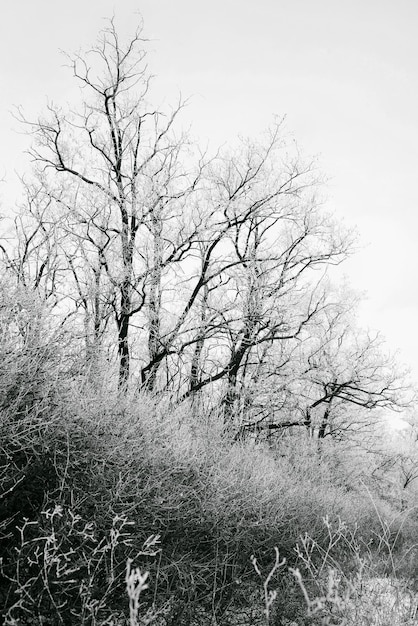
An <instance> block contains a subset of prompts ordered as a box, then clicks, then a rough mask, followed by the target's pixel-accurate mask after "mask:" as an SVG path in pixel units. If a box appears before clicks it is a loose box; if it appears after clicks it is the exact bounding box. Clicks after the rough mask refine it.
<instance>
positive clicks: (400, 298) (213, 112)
mask: <svg viewBox="0 0 418 626" xmlns="http://www.w3.org/2000/svg"><path fill="white" fill-rule="evenodd" d="M113 13H115V16H116V23H117V25H118V26H119V30H120V32H121V34H122V35H127V36H128V35H129V34H130V33H132V31H133V29H134V27H135V24H136V23H138V22H139V19H140V17H139V16H140V15H142V17H143V20H144V33H145V35H146V36H147V37H148V38H149V39H151V42H150V43H149V50H150V57H149V63H150V69H151V70H152V72H153V73H154V74H155V75H156V77H157V78H156V83H155V90H156V95H157V98H158V99H159V100H160V101H163V100H165V101H167V102H169V101H170V100H172V99H173V98H175V97H176V96H177V94H178V93H179V91H181V93H182V94H183V96H185V97H186V96H192V99H191V103H190V105H189V107H188V110H187V112H186V115H187V118H188V121H189V122H190V124H191V125H192V130H193V133H194V135H196V136H197V137H200V138H201V139H202V141H204V142H207V141H211V142H212V144H223V143H227V142H228V141H230V140H231V139H232V138H233V137H234V136H236V134H237V133H240V134H244V135H257V134H259V133H260V132H261V131H262V130H263V128H265V127H266V126H268V124H269V123H270V122H271V121H272V119H273V116H274V115H278V116H280V117H281V116H283V115H286V118H287V122H286V123H287V129H288V130H289V131H291V132H292V134H293V135H294V136H295V138H296V139H297V141H298V144H299V145H300V147H301V149H302V151H303V152H304V153H305V154H307V155H318V156H319V160H320V165H321V169H322V170H323V172H324V173H325V175H326V176H327V177H328V179H329V183H328V186H327V188H326V190H325V192H326V194H327V197H328V202H327V206H328V208H329V209H332V210H335V211H336V212H337V214H338V215H339V216H341V217H342V218H343V219H344V220H345V221H346V223H347V224H350V225H351V224H356V225H357V226H358V230H359V232H360V234H361V240H362V242H363V245H364V246H365V247H364V248H363V249H362V250H361V251H360V252H359V253H358V254H357V255H356V257H355V258H354V259H353V260H350V261H349V262H348V263H347V264H346V266H345V272H346V274H347V275H348V276H349V278H350V281H351V283H352V285H353V286H354V287H356V288H358V289H360V290H361V291H367V293H368V297H367V300H366V301H365V304H364V305H363V306H362V309H361V318H362V320H363V321H364V323H365V324H366V325H369V326H371V327H373V328H377V329H380V330H381V331H382V332H383V334H384V335H386V337H387V339H388V344H389V345H390V347H391V349H393V350H396V349H399V350H400V355H401V358H402V359H403V360H404V361H405V362H408V363H409V364H410V365H411V366H412V368H413V369H414V372H415V373H416V376H418V323H417V320H418V290H417V280H416V274H417V259H416V256H417V250H418V246H417V243H416V240H417V234H418V184H417V182H416V179H417V175H418V113H417V112H418V87H417V83H418V37H417V34H416V33H417V31H418V2H417V0H396V1H395V0H258V1H257V2H255V1H254V0H211V1H210V2H199V0H143V1H139V0H138V1H134V0H118V2H116V1H110V0H72V1H71V2H67V3H64V2H62V1H61V2H57V0H13V2H12V1H10V2H7V3H6V2H3V5H2V16H1V23H0V59H1V61H0V63H1V79H2V97H1V99H0V107H1V109H0V137H1V142H0V173H1V174H2V175H5V178H6V184H5V185H3V194H2V196H3V201H2V204H3V207H2V208H3V211H4V210H5V209H6V208H7V206H8V205H10V203H11V202H12V199H13V197H14V195H13V194H14V193H15V192H16V189H17V185H16V182H15V180H16V179H15V175H14V170H15V169H16V170H19V171H22V169H24V167H25V161H24V158H23V157H22V153H23V151H24V149H25V147H27V145H28V141H29V140H28V138H27V137H25V136H23V135H18V134H17V133H16V130H18V128H19V127H18V124H17V123H16V122H14V121H13V119H12V117H11V115H10V110H11V109H12V107H13V105H22V106H23V107H24V109H25V111H26V112H27V114H28V115H29V116H30V115H31V114H32V115H36V114H37V113H39V112H41V111H42V108H43V107H44V106H45V104H46V101H47V98H49V99H50V100H53V101H54V102H56V103H59V102H61V101H64V102H65V101H66V100H68V99H71V98H72V97H73V96H74V91H73V89H74V84H73V81H72V80H71V73H70V72H69V71H68V70H66V69H65V68H64V67H63V65H64V63H65V60H64V58H63V56H62V55H61V54H60V52H59V51H60V50H65V51H68V52H72V51H78V50H80V49H84V48H86V47H88V46H89V44H92V43H93V42H94V41H95V39H96V36H97V32H98V31H99V30H100V29H101V28H102V27H103V25H104V20H103V18H106V17H110V16H111V15H112V14H113Z"/></svg>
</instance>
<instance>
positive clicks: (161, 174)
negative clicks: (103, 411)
mask: <svg viewBox="0 0 418 626" xmlns="http://www.w3.org/2000/svg"><path fill="white" fill-rule="evenodd" d="M143 46H144V40H143V39H142V37H141V33H140V31H138V32H137V33H136V34H135V36H134V37H133V38H132V39H131V40H130V41H129V42H128V44H127V45H123V44H122V43H121V42H120V41H119V38H118V35H117V32H116V29H115V26H114V23H113V21H111V22H110V26H109V28H108V29H107V30H106V31H104V32H103V33H102V38H101V40H100V41H99V43H98V45H97V46H96V47H95V48H93V49H92V50H90V52H88V53H87V54H86V55H85V56H81V55H77V56H75V57H73V58H70V65H71V67H72V69H73V73H74V77H75V78H76V80H77V81H79V82H80V83H81V85H82V87H83V99H82V102H81V106H79V107H78V108H77V110H76V111H71V112H64V111H62V110H61V109H59V108H58V107H56V106H54V105H49V107H48V114H47V116H46V117H45V118H44V119H39V120H38V121H37V122H26V123H28V124H29V125H30V128H31V131H32V132H33V134H34V135H35V139H36V142H35V145H34V147H33V149H32V156H33V157H34V159H35V161H36V162H37V163H38V166H39V168H41V169H42V170H43V172H44V181H46V183H47V185H48V189H49V194H50V197H53V198H54V201H55V202H56V203H57V204H58V205H60V206H61V208H62V209H63V210H64V212H67V226H66V227H67V235H68V239H70V235H71V236H72V238H73V239H74V238H76V239H77V238H78V240H79V242H80V246H81V247H82V248H86V247H88V246H90V248H93V249H92V250H91V254H92V255H93V256H94V257H95V261H94V268H95V269H93V266H91V268H90V269H91V270H92V271H93V274H94V280H95V281H96V287H95V289H96V293H97V287H98V286H99V284H100V283H101V281H102V277H103V275H104V274H106V277H107V281H108V283H109V284H110V285H112V288H113V300H112V306H113V316H114V320H115V323H116V329H117V346H118V357H119V385H120V386H122V387H123V386H125V385H126V383H127V381H128V377H129V371H130V343H129V332H130V327H131V322H132V318H133V317H134V316H135V315H137V314H138V313H140V312H143V310H144V307H145V304H146V294H145V292H146V289H147V286H148V282H149V284H150V285H151V286H150V301H149V303H148V313H149V316H150V321H149V336H150V339H149V342H148V344H149V349H150V350H151V352H155V346H154V343H155V341H156V337H157V335H158V315H157V309H158V293H157V292H158V281H159V278H158V273H159V271H160V270H159V269H158V268H159V267H161V266H162V264H163V263H164V262H165V263H167V262H168V259H167V258H166V259H165V261H164V260H163V259H162V258H160V257H161V255H162V252H161V242H162V237H163V233H162V231H161V230H159V229H160V225H161V220H163V219H164V218H165V217H166V213H167V211H168V212H169V211H171V202H173V203H174V204H176V203H177V202H179V201H180V200H181V199H182V198H185V197H187V195H188V194H189V193H191V191H192V190H193V189H194V187H195V185H196V183H197V179H198V178H199V172H197V175H195V173H194V172H190V171H188V170H187V168H184V167H183V166H182V165H181V163H180V155H181V153H182V150H183V148H186V142H185V140H184V138H183V137H179V138H176V137H175V135H174V132H173V126H174V123H175V121H176V118H177V116H178V114H179V113H180V111H181V109H182V108H183V103H181V102H180V103H179V104H178V105H177V106H176V107H175V108H174V109H173V110H172V111H171V112H169V113H167V114H163V113H162V112H160V111H157V110H155V109H153V108H150V107H148V105H147V102H146V99H147V94H148V91H149V86H150V75H149V73H148V70H147V66H146V63H145V51H144V49H143ZM52 174H54V176H53V175H52ZM167 207H169V208H167ZM179 219H180V222H181V224H180V226H179V228H178V229H177V231H176V232H177V234H178V232H179V230H181V228H182V227H183V226H184V221H183V222H182V220H181V218H179ZM149 232H151V236H152V237H153V239H154V242H155V244H156V245H155V248H154V265H152V263H151V265H150V263H149V258H148V257H147V254H148V250H147V249H146V245H145V244H144V237H146V234H147V233H149ZM183 235H184V236H183V237H180V241H176V244H175V246H177V247H176V249H175V250H174V249H171V252H170V254H169V257H170V260H179V259H180V258H181V256H182V253H183V252H184V251H185V250H187V248H188V246H189V240H190V234H189V232H188V231H187V232H185V233H184V234H183ZM174 239H175V237H174ZM73 245H75V246H76V247H77V244H73ZM165 247H166V248H170V247H171V248H172V247H173V238H170V239H169V240H168V241H167V242H166V246H165ZM84 256H85V260H86V261H87V262H88V263H90V260H89V258H88V256H89V255H86V254H85V255H84ZM69 258H71V255H70V257H69ZM72 264H73V266H72V271H73V275H74V278H75V280H76V284H77V281H78V284H77V289H78V290H79V288H80V284H81V282H80V278H79V277H78V270H76V269H75V262H74V260H73V261H72ZM70 265H71V264H70ZM83 297H84V296H83V295H82V294H81V293H80V298H81V299H83ZM93 297H94V296H93ZM97 305H98V303H97V302H96V304H95V311H96V313H95V315H96V323H98V318H99V317H100V314H99V313H98V306H97ZM84 308H85V309H86V310H87V303H85V304H84Z"/></svg>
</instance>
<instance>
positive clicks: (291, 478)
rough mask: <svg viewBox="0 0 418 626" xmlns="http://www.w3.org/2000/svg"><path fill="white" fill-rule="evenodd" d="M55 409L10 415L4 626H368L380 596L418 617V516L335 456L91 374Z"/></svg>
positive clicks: (0, 591)
mask: <svg viewBox="0 0 418 626" xmlns="http://www.w3.org/2000/svg"><path fill="white" fill-rule="evenodd" d="M167 402H168V401H167ZM49 406H50V407H52V408H51V409H50V414H47V413H46V412H45V411H43V410H42V411H41V410H39V411H36V410H33V411H31V412H27V414H26V416H25V417H23V418H22V417H21V418H20V419H19V420H11V419H7V411H6V410H4V411H3V418H2V423H1V430H2V433H1V434H2V439H1V441H2V447H1V474H0V480H1V500H0V502H1V509H0V511H1V520H0V533H1V535H0V539H1V554H2V560H1V581H0V598H1V601H0V605H1V606H3V607H4V610H3V613H2V619H3V623H4V624H5V625H7V626H12V625H17V624H25V623H31V624H39V625H41V624H51V625H52V624H64V625H66V624H86V625H92V626H93V625H97V626H99V625H100V626H104V625H106V624H109V625H110V624H114V625H116V624H127V623H130V624H131V625H134V624H151V623H152V624H161V625H165V626H168V625H171V624H173V625H174V624H185V625H186V624H202V625H203V624H238V623H240V624H247V625H248V626H249V625H250V624H254V625H255V624H263V623H266V622H267V623H269V624H277V625H279V624H286V623H287V624H289V623H291V622H292V621H293V623H297V624H299V623H300V624H302V623H329V624H331V623H343V622H342V621H341V620H342V619H343V618H344V619H345V620H348V621H346V623H347V624H354V623H357V624H362V623H367V622H361V620H360V617H359V610H360V609H359V607H360V606H361V607H362V609H361V610H363V611H366V613H367V612H369V614H371V613H373V615H374V614H375V613H376V605H375V603H374V602H372V601H371V600H370V598H371V595H370V590H371V589H374V590H377V595H378V596H379V597H381V598H380V600H379V601H381V603H383V604H381V606H382V608H381V609H379V610H381V612H382V613H384V612H387V611H388V610H389V609H388V608H387V606H389V604H390V603H391V602H392V599H393V598H394V597H395V595H396V594H398V595H397V596H396V597H399V598H401V599H402V601H399V602H398V603H397V604H396V603H395V604H396V606H399V607H402V611H404V612H406V613H408V615H409V613H411V612H413V607H412V604H413V603H412V600H411V604H410V605H408V603H407V601H406V598H407V593H406V591H405V590H404V583H400V582H399V580H401V579H402V580H404V579H405V577H406V576H408V575H409V574H410V573H411V563H412V562H413V559H414V556H415V550H414V548H413V547H412V546H411V544H410V539H409V538H410V536H412V534H413V533H414V531H415V529H416V522H415V520H414V515H413V514H412V513H411V514H409V515H408V512H406V513H404V514H403V515H402V516H399V515H397V512H396V511H395V510H394V509H393V508H391V504H390V503H389V502H388V501H385V500H384V499H382V498H381V497H379V496H377V495H376V494H375V493H372V485H371V484H369V485H367V484H366V483H365V482H362V481H360V482H357V484H355V485H352V488H351V489H350V490H347V488H346V482H347V481H345V482H344V481H342V480H341V472H342V469H341V467H340V468H339V478H338V480H337V477H336V476H335V473H334V474H333V469H332V463H331V459H332V454H331V452H332V451H331V449H330V450H329V455H327V453H326V452H327V449H326V448H325V447H324V448H323V449H322V450H319V449H318V446H317V444H316V442H310V441H300V440H298V441H296V440H295V441H293V442H292V445H291V449H292V454H290V453H288V452H287V451H288V450H289V449H290V443H289V441H284V440H283V441H282V442H279V443H278V444H276V445H274V446H268V445H267V444H266V443H257V442H255V441H247V442H232V441H230V440H228V438H226V437H225V434H224V432H223V430H222V427H221V426H220V422H219V421H218V420H217V419H216V417H207V418H204V417H203V416H202V417H200V418H199V419H197V418H196V416H195V417H194V418H193V419H192V418H191V417H190V414H189V413H188V411H187V410H186V409H184V408H178V409H176V410H174V409H172V410H171V412H170V417H169V418H168V417H167V415H168V410H167V405H166V404H165V402H164V401H163V400H161V401H160V403H159V404H157V403H156V402H155V401H154V400H152V399H151V398H147V397H135V396H134V397H131V398H126V397H125V398H121V397H119V396H118V394H117V393H116V392H115V393H114V394H111V393H110V392H109V391H107V393H104V390H103V389H97V388H96V389H94V388H93V387H92V386H91V385H90V383H89V382H87V381H81V380H77V381H76V383H75V384H74V385H73V386H71V387H68V388H67V389H66V391H65V390H62V393H61V395H60V397H59V398H58V397H57V396H55V400H54V402H50V404H49ZM365 475H367V472H366V471H365ZM324 520H325V523H324ZM341 520H343V521H341ZM275 550H277V552H276V553H275ZM275 554H276V555H277V559H276V561H274V559H273V557H274V555H275ZM278 555H280V559H279V556H278ZM272 559H273V563H272ZM408 568H409V569H408ZM266 571H267V572H270V574H269V575H267V577H266V578H263V576H264V574H263V572H266ZM260 579H262V580H260ZM266 580H267V584H266V583H265V581H266ZM395 580H398V582H397V583H396V584H395V583H393V582H392V581H395ZM260 583H262V584H261V587H260ZM263 585H264V588H263ZM393 585H394V586H393ZM396 585H398V586H396ZM399 585H400V586H399ZM402 585H403V586H402ZM127 586H128V592H129V593H128V594H127V592H126V587H127ZM263 589H264V591H263ZM396 589H400V590H399V592H398V591H396V594H395V591H393V590H396ZM381 590H384V591H382V592H381ZM389 590H390V591H389ZM272 592H273V593H272ZM373 593H374V592H373ZM384 597H386V598H387V600H383V599H382V598H384ZM366 598H369V599H368V600H366ZM385 602H387V603H389V604H388V605H387V606H386V605H385V604H384V603H385ZM395 604H394V606H395ZM391 606H392V604H391ZM385 607H386V608H385ZM390 610H391V611H392V609H390ZM397 610H398V609H397ZM399 611H401V609H399ZM352 616H355V617H352ZM337 618H338V620H340V621H336V622H335V619H337ZM397 619H398V618H397ZM303 620H305V621H303ZM306 620H308V622H306ZM321 620H322V622H321ZM324 620H325V621H324ZM326 620H328V622H327V621H326ZM332 620H334V621H332ZM350 620H351V621H350ZM355 620H357V621H355ZM398 622H399V623H408V622H407V621H403V622H401V621H399V620H398ZM371 623H373V624H380V623H381V624H383V623H385V622H384V621H381V622H378V621H375V622H371ZM391 623H394V624H396V623H397V622H396V621H393V622H391Z"/></svg>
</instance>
